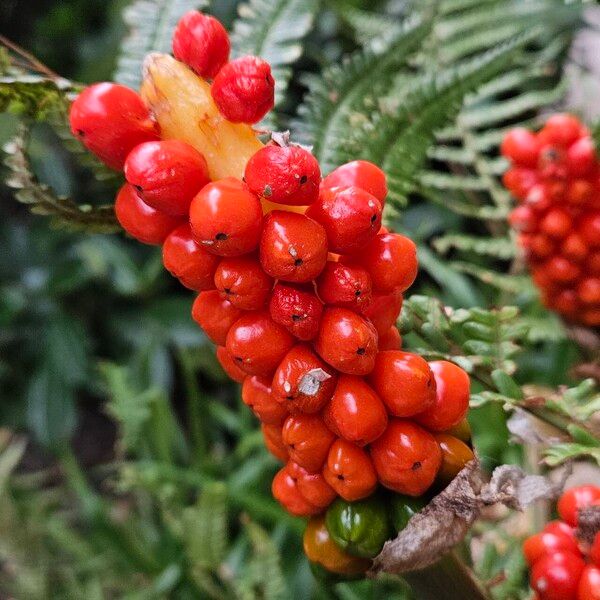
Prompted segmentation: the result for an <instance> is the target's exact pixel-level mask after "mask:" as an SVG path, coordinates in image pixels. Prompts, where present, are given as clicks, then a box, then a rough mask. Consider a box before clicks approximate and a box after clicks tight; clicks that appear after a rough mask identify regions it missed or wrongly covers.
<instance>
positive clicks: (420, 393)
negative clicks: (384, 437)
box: [369, 350, 436, 417]
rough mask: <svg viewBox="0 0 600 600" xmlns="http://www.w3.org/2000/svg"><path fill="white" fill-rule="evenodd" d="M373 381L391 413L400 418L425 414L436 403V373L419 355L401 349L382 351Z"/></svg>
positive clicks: (372, 374)
mask: <svg viewBox="0 0 600 600" xmlns="http://www.w3.org/2000/svg"><path fill="white" fill-rule="evenodd" d="M369 381H370V383H371V385H372V386H373V389H374V390H375V391H376V392H377V394H378V395H379V397H380V398H381V399H382V400H383V403H384V404H385V405H386V407H387V409H388V411H389V413H390V414H391V415H394V416H396V417H411V416H413V415H416V414H419V413H422V412H423V411H425V410H427V409H428V408H430V407H431V406H432V405H433V404H434V402H435V397H436V396H435V394H436V391H435V390H436V384H435V379H434V376H433V373H432V371H431V369H430V368H429V365H428V364H427V361H426V360H425V359H423V358H421V357H420V356H418V355H417V354H411V353H410V352H402V351H401V350H388V351H385V352H379V353H378V354H377V357H376V359H375V368H374V369H373V372H372V373H371V375H370V376H369Z"/></svg>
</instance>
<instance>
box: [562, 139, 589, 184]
mask: <svg viewBox="0 0 600 600" xmlns="http://www.w3.org/2000/svg"><path fill="white" fill-rule="evenodd" d="M566 162H567V167H568V169H569V175H571V177H585V176H586V175H589V173H590V171H592V169H593V168H594V167H595V164H596V149H595V147H594V141H593V140H592V138H591V137H587V136H586V137H582V138H579V139H578V140H577V141H575V142H573V144H572V145H571V146H570V147H569V149H568V150H567V155H566Z"/></svg>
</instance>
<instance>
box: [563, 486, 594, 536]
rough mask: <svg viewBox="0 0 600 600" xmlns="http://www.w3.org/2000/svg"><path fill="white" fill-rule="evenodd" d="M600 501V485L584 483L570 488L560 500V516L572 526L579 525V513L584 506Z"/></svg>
mask: <svg viewBox="0 0 600 600" xmlns="http://www.w3.org/2000/svg"><path fill="white" fill-rule="evenodd" d="M598 503H600V487H597V486H595V485H582V486H579V487H574V488H571V489H568V490H567V491H566V492H565V493H564V494H563V495H562V496H561V498H560V500H559V501H558V505H557V509H558V514H559V515H560V518H561V519H562V520H563V521H566V522H567V523H568V524H569V525H571V526H572V527H577V513H578V512H579V511H580V510H581V509H582V508H587V507H589V506H595V505H596V504H598Z"/></svg>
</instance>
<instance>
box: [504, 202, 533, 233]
mask: <svg viewBox="0 0 600 600" xmlns="http://www.w3.org/2000/svg"><path fill="white" fill-rule="evenodd" d="M508 222H509V223H510V225H511V227H513V229H516V230H517V231H520V232H521V233H534V232H535V231H536V230H537V227H538V224H539V217H538V215H537V214H536V213H535V211H534V210H533V208H531V207H530V206H525V205H522V206H517V208H515V209H514V210H513V211H512V212H511V213H510V215H508Z"/></svg>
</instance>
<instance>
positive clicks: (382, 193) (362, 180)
mask: <svg viewBox="0 0 600 600" xmlns="http://www.w3.org/2000/svg"><path fill="white" fill-rule="evenodd" d="M351 186H355V187H357V188H360V189H362V190H365V192H368V193H369V194H371V195H373V196H375V198H377V200H379V202H380V203H381V205H382V206H383V204H384V202H385V198H386V196H387V182H386V177H385V173H384V172H383V171H382V170H381V169H380V168H379V167H378V166H377V165H375V164H373V163H372V162H369V161H368V160H353V161H352V162H349V163H346V164H344V165H342V166H341V167H338V168H337V169H335V170H333V171H332V172H331V173H329V175H327V177H325V178H324V179H323V183H322V185H321V187H323V188H328V189H331V188H346V187H351Z"/></svg>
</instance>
